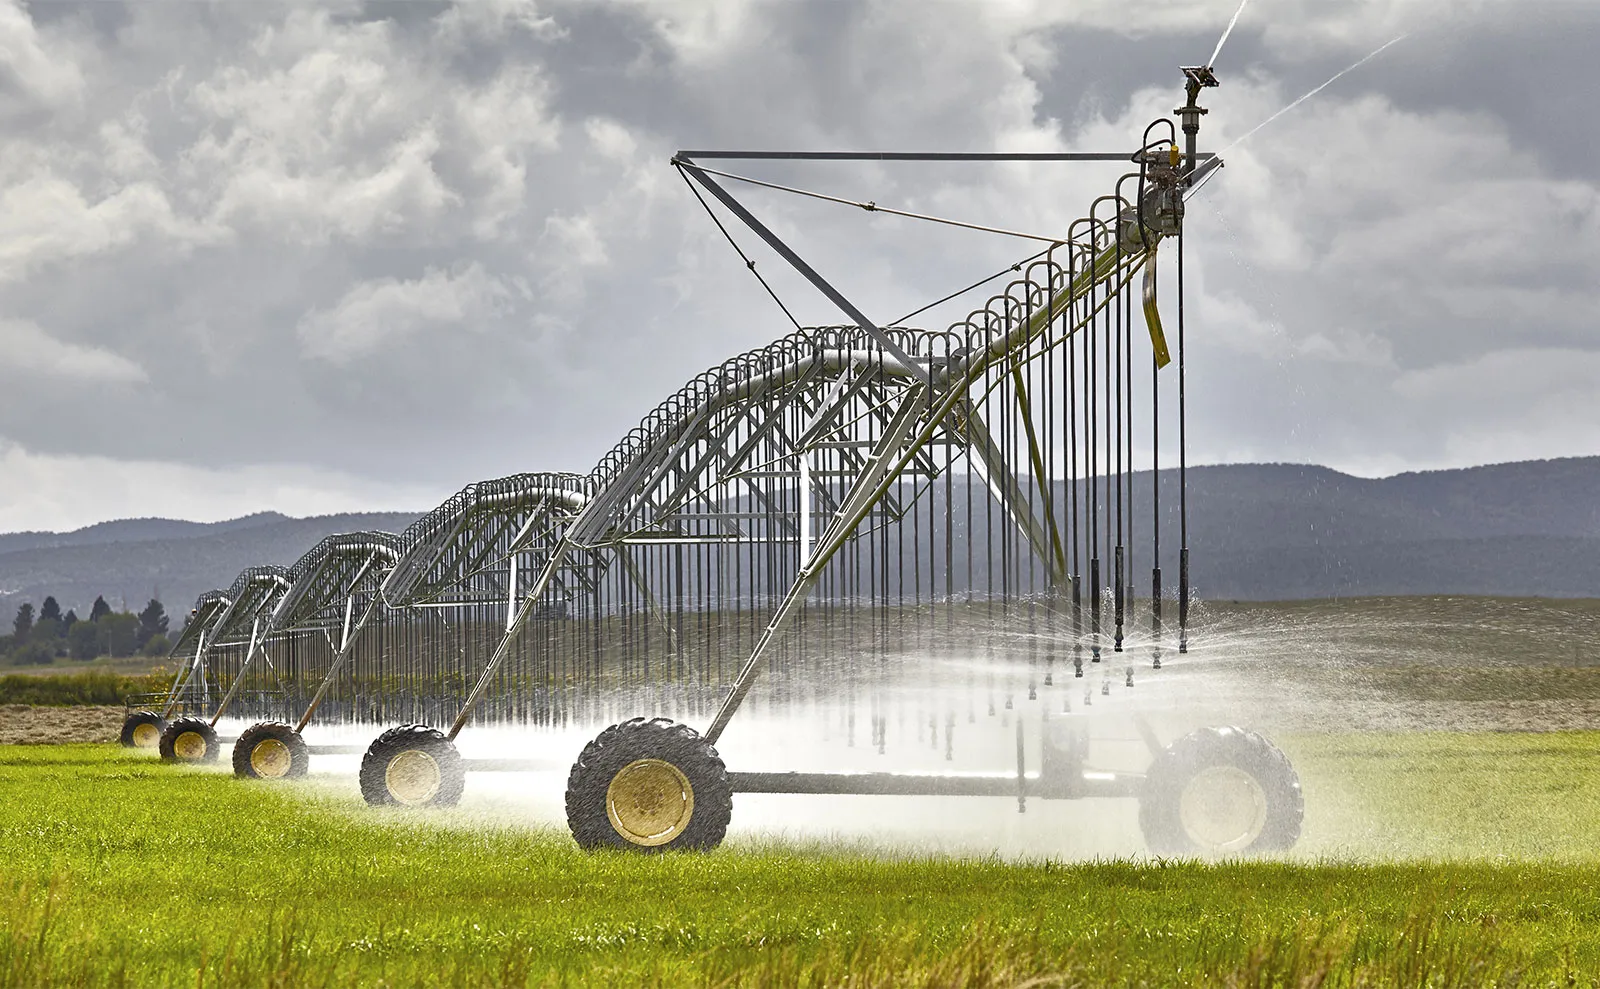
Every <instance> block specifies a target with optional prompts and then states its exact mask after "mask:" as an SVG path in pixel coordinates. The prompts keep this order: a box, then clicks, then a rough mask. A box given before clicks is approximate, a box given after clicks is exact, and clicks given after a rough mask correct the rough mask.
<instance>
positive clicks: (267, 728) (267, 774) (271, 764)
mask: <svg viewBox="0 0 1600 989" xmlns="http://www.w3.org/2000/svg"><path fill="white" fill-rule="evenodd" d="M274 742H276V743H277V744H276V745H273V744H272V743H274ZM258 749H259V750H260V751H257V750H258ZM310 768H311V751H310V750H309V749H307V748H306V740H305V739H304V738H301V737H300V733H299V732H297V731H295V730H294V729H293V728H291V727H290V726H288V725H286V724H284V723H283V722H281V721H262V722H260V723H259V724H254V725H251V726H250V727H249V728H246V729H245V730H244V733H243V734H241V735H240V736H239V740H238V741H237V742H234V743H233V775H235V776H237V777H239V778H240V779H278V780H292V779H299V778H301V777H302V776H304V775H305V774H306V771H307V770H309V769H310Z"/></svg>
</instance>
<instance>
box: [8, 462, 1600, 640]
mask: <svg viewBox="0 0 1600 989" xmlns="http://www.w3.org/2000/svg"><path fill="white" fill-rule="evenodd" d="M1187 473H1188V481H1189V497H1188V501H1189V509H1190V512H1189V526H1188V528H1189V535H1190V545H1191V547H1192V551H1193V552H1192V557H1193V574H1192V578H1193V583H1194V586H1195V588H1196V590H1197V592H1198V593H1200V594H1201V595H1203V596H1213V597H1226V598H1240V599H1269V598H1308V597H1333V596H1354V595H1360V594H1432V593H1471V594H1494V595H1510V596H1517V595H1531V596H1555V597H1600V497H1597V496H1596V495H1597V492H1600V456H1596V457H1567V458H1559V459H1554V460H1528V461H1518V462H1513V463H1504V464H1486V465H1482V466H1478V467H1468V468H1452V469H1443V470H1432V471H1406V472H1402V473H1398V474H1394V475H1390V476H1387V477H1380V478H1364V477H1358V476H1355V475H1351V474H1345V473H1342V472H1340V471H1337V470H1334V469H1332V468H1328V467H1321V466H1317V465H1311V464H1292V463H1259V464H1221V465H1201V466H1194V467H1189V468H1187ZM1177 481H1178V472H1177V471H1176V470H1175V469H1172V468H1166V469H1163V470H1162V471H1161V472H1160V475H1159V494H1160V501H1161V509H1160V512H1159V517H1160V520H1161V526H1160V530H1161V539H1162V545H1163V553H1162V557H1163V567H1164V568H1165V569H1166V571H1167V574H1168V576H1167V580H1168V583H1169V584H1175V583H1176V576H1177V575H1176V565H1175V562H1173V560H1169V559H1168V557H1169V556H1172V557H1174V558H1175V552H1174V551H1175V548H1176V547H1177V545H1178V521H1179V520H1178V515H1177V504H1178V484H1177ZM1096 483H1097V486H1099V487H1101V488H1103V487H1104V485H1105V484H1106V481H1105V479H1100V480H1098V481H1097V482H1096ZM1132 485H1133V488H1134V491H1135V492H1136V494H1137V496H1138V498H1139V499H1140V511H1141V513H1144V512H1150V511H1152V506H1151V504H1150V500H1149V494H1150V487H1151V474H1150V472H1149V471H1144V472H1141V473H1138V474H1135V475H1134V476H1133V478H1132ZM1052 487H1053V488H1054V490H1055V491H1057V492H1058V493H1059V494H1060V495H1062V496H1064V495H1065V493H1066V489H1067V484H1066V482H1064V481H1057V482H1055V484H1054V485H1053V486H1052ZM1078 487H1079V493H1080V496H1082V495H1083V494H1085V493H1086V492H1087V487H1086V486H1085V482H1083V481H1081V480H1080V481H1079V485H1078ZM1108 494H1109V492H1108ZM420 514H422V513H421V512H372V513H356V512H350V513H340V514H335V515H322V516H310V517H306V518H293V517H290V516H286V515H282V514H281V513H277V512H257V513H254V514H251V515H247V516H242V517H240V518H237V519H227V520H223V521H219V522H209V523H205V522H189V521H185V520H181V519H161V518H146V519H116V520H110V521H106V522H100V523H96V524H94V525H91V526H85V527H83V528H81V529H77V530H73V531H71V532H65V533H48V532H46V533H38V532H30V533H6V534H0V608H6V607H12V608H14V607H15V606H16V604H17V603H20V602H21V601H24V600H32V601H33V602H34V603H35V604H37V603H38V602H39V601H40V600H42V598H43V597H44V595H46V594H53V595H55V596H56V598H57V599H58V601H60V603H61V606H62V608H63V609H67V608H77V609H78V610H79V613H80V614H81V613H83V611H84V609H85V608H86V607H87V606H88V603H89V602H91V601H93V599H94V597H95V596H96V595H97V594H104V595H106V596H107V599H108V600H111V601H113V603H116V601H117V600H118V598H123V597H125V598H126V600H127V603H128V606H129V607H131V608H134V609H135V610H137V608H138V607H139V606H140V605H142V604H143V603H144V601H145V600H146V596H147V594H149V593H150V592H151V591H152V590H154V589H156V588H159V589H160V591H161V592H162V600H163V602H164V603H165V604H167V606H168V609H169V610H171V611H173V612H178V611H184V610H187V609H188V607H189V604H190V602H192V601H193V600H194V598H195V597H196V596H198V595H199V594H200V593H201V592H203V591H205V590H209V589H211V588H213V587H218V586H226V585H227V584H228V583H230V582H231V581H232V580H233V578H234V576H235V575H236V574H237V573H238V572H239V571H240V570H242V569H244V568H245V567H247V566H255V565H259V564H266V563H275V564H279V565H287V564H290V563H293V562H294V561H295V560H296V559H298V558H299V556H300V555H301V554H302V553H304V552H305V551H306V550H307V549H309V548H310V547H311V546H312V545H314V544H315V543H316V541H317V540H319V539H321V538H322V537H323V536H326V535H329V534H331V533H334V532H348V531H354V530H357V529H381V530H386V531H391V532H399V531H401V530H403V529H404V528H405V526H406V525H408V524H409V523H410V522H411V521H412V520H413V519H415V518H416V517H418V516H419V515H420ZM1148 519H1149V516H1148V515H1146V516H1145V517H1144V518H1143V519H1141V522H1140V532H1139V534H1138V538H1139V539H1141V540H1145V541H1148V539H1149V526H1148V521H1147V520H1148ZM988 524H990V525H993V524H994V523H992V522H990V523H988ZM973 536H974V537H975V538H977V539H978V540H980V542H982V541H986V540H987V538H988V537H987V536H985V535H984V534H983V533H981V532H978V533H974V534H973ZM964 538H965V537H963V539H964ZM1146 549H1147V548H1145V547H1142V546H1141V545H1140V544H1138V543H1136V544H1135V545H1134V547H1133V551H1132V553H1131V554H1130V569H1129V573H1130V574H1134V575H1137V574H1139V573H1144V574H1145V576H1144V577H1134V578H1133V579H1134V583H1135V586H1136V588H1138V589H1139V590H1140V592H1141V593H1142V592H1144V591H1145V590H1146V588H1147V586H1148V580H1149V565H1150V564H1149V560H1148V557H1147V555H1146Z"/></svg>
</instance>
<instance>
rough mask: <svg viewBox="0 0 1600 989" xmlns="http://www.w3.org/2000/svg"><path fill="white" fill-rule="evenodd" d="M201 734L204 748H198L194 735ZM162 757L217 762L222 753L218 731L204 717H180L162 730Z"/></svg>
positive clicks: (184, 760) (165, 758)
mask: <svg viewBox="0 0 1600 989" xmlns="http://www.w3.org/2000/svg"><path fill="white" fill-rule="evenodd" d="M196 735H198V736H199V741H200V742H203V743H204V748H201V749H198V754H195V753H196V743H195V739H194V738H193V736H196ZM159 748H160V750H161V758H162V759H163V760H164V761H166V762H216V761H217V758H218V757H219V756H221V754H222V745H221V743H219V742H218V741H217V731H216V729H215V728H212V727H211V723H210V722H209V721H207V720H206V719H204V718H178V719H177V720H175V721H173V722H172V723H171V724H169V725H167V727H166V728H165V729H164V730H162V732H161V744H160V746H159Z"/></svg>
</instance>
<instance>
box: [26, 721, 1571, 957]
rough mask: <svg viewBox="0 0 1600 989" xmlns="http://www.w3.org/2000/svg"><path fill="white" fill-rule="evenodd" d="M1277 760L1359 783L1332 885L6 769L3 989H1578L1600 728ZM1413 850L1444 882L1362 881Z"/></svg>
mask: <svg viewBox="0 0 1600 989" xmlns="http://www.w3.org/2000/svg"><path fill="white" fill-rule="evenodd" d="M1293 748H1294V750H1295V756H1296V758H1297V760H1298V761H1299V762H1300V763H1301V767H1302V773H1303V775H1305V776H1306V778H1307V786H1308V793H1315V792H1317V791H1315V790H1313V789H1312V787H1313V786H1314V785H1316V783H1317V781H1318V780H1322V781H1325V782H1326V784H1327V786H1328V787H1329V788H1330V789H1331V790H1332V791H1335V792H1343V791H1345V790H1347V789H1349V787H1348V786H1347V785H1348V784H1351V783H1352V782H1354V781H1358V780H1359V781H1361V783H1362V784H1363V785H1362V787H1361V788H1360V792H1361V796H1360V798H1359V799H1357V798H1348V799H1347V798H1343V797H1341V799H1340V800H1338V801H1337V804H1338V807H1339V809H1340V812H1339V813H1336V814H1335V813H1324V812H1323V811H1316V814H1317V815H1321V816H1320V817H1319V818H1317V819H1314V820H1312V821H1311V822H1310V823H1309V828H1310V831H1308V838H1309V839H1311V841H1310V843H1309V844H1310V849H1311V851H1312V852H1313V853H1316V852H1317V851H1318V849H1319V848H1320V849H1322V850H1324V851H1326V850H1328V849H1344V852H1343V853H1342V854H1343V855H1344V858H1343V859H1342V860H1340V859H1334V860H1311V861H1299V862H1257V863H1247V864H1241V863H1224V864H1212V865H1207V864H1200V863H1190V862H1185V863H1129V862H1100V863H1087V864H1072V865H1063V864H1055V863H1039V864H1033V865H1012V864H1005V863H1001V862H999V861H995V860H977V861H974V860H966V861H958V860H937V859H935V860H929V859H908V858H900V859H896V858H875V857H871V856H868V855H865V854H862V853H860V852H843V853H840V852H837V851H832V850H829V849H826V848H822V847H793V846H790V847H784V848H771V847H763V846H757V845H752V844H750V843H737V842H736V843H733V844H732V845H730V846H728V847H725V848H723V849H722V850H719V851H718V852H716V853H714V854H710V855H672V856H662V857H642V856H634V855H621V854H600V855H589V854H583V853H580V852H578V851H577V850H576V849H575V848H574V847H573V846H572V845H571V843H570V841H569V840H568V839H567V838H566V836H565V834H564V833H559V832H556V831H553V830H549V829H544V830H538V829H523V828H512V827H507V826H504V825H500V826H473V821H472V818H471V816H470V814H469V812H467V811H456V812H451V813H447V814H443V815H431V814H416V813H405V812H394V813H379V812H375V811H371V810H369V809H367V808H365V807H363V806H360V805H359V803H358V801H357V800H356V799H355V798H353V797H352V798H345V797H331V796H317V795H310V794H308V793H307V792H306V791H304V790H301V791H298V792H294V791H290V790H286V789H283V788H277V787H273V786H269V785H260V784H248V783H242V782H238V781H235V780H233V779H232V778H231V777H227V776H223V775H219V774H209V773H197V772H191V771H183V770H177V769H173V768H169V767H165V766H161V765H159V764H157V763H155V762H153V761H151V760H150V759H149V758H148V757H146V756H139V755H133V754H125V753H123V752H122V751H121V750H119V749H115V748H112V747H109V746H63V747H50V748H45V747H29V748H0V986H38V985H49V984H56V985H96V986H98V985H136V986H160V985H185V986H206V985H215V986H236V985H280V986H322V985H356V984H364V985H384V986H410V985H427V986H433V985H440V986H456V985H462V986H468V985H515V986H522V985H675V986H676V985H740V986H743V985H750V986H767V985H771V986H789V985H815V986H822V985H828V986H876V985H918V986H946V985H963V986H1022V985H1033V986H1045V985H1095V986H1098V985H1129V986H1138V985H1151V986H1166V985H1201V986H1210V985H1215V986H1259V987H1265V986H1355V985H1368V986H1424V985H1433V986H1461V985H1519V986H1531V985H1538V986H1543V985H1562V986H1565V985H1592V984H1595V983H1594V982H1593V973H1597V972H1600V896H1597V895H1596V894H1597V892H1600V850H1597V849H1596V848H1595V847H1594V846H1595V842H1594V837H1595V836H1596V835H1597V834H1600V780H1596V779H1595V777H1596V775H1597V774H1595V773H1593V772H1592V765H1593V762H1594V760H1595V758H1596V756H1600V733H1569V734H1562V735H1524V736H1510V735H1499V736H1469V735H1454V736H1444V735H1431V736H1430V735H1417V736H1335V737H1332V738H1322V739H1317V738H1306V737H1303V738H1300V739H1297V740H1294V745H1293ZM1484 774H1487V776H1485V775H1484ZM1519 781H1520V782H1519ZM1358 805H1359V807H1358ZM735 813H736V814H737V809H736V811H735ZM1371 821H1378V822H1380V824H1378V825H1373V824H1371V823H1370V822H1371ZM1361 822H1367V823H1361ZM1419 829H1420V830H1419ZM1430 829H1431V830H1430ZM1311 832H1315V833H1311ZM1402 839H1403V840H1402ZM1429 846H1431V847H1434V848H1435V849H1436V850H1437V851H1438V852H1440V853H1441V854H1453V855H1459V856H1462V857H1461V858H1458V859H1456V860H1453V861H1443V860H1436V861H1424V860H1404V859H1395V860H1390V861H1387V862H1379V863H1377V864H1359V862H1358V861H1357V859H1356V858H1355V856H1364V855H1368V854H1370V853H1372V852H1374V851H1378V850H1384V849H1388V850H1394V851H1398V852H1399V853H1401V854H1409V853H1413V852H1416V851H1419V850H1421V849H1423V848H1426V847H1429ZM1496 856H1501V860H1499V861H1497V860H1496V858H1495V857H1496Z"/></svg>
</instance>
